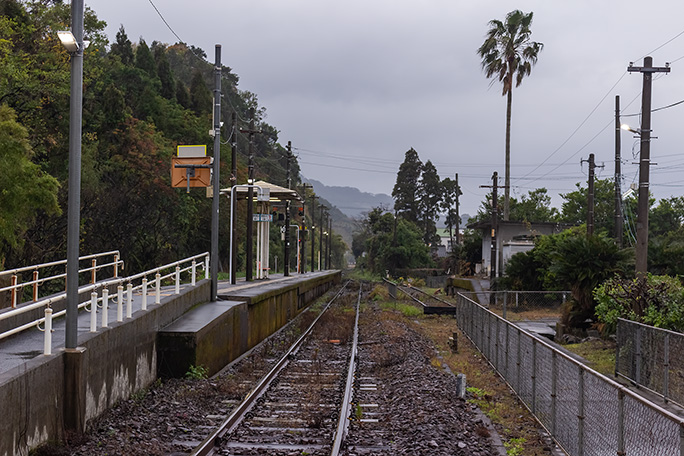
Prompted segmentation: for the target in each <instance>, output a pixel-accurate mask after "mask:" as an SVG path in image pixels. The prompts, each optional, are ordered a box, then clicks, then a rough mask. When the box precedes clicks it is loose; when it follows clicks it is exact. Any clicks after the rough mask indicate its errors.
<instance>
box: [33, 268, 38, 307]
mask: <svg viewBox="0 0 684 456" xmlns="http://www.w3.org/2000/svg"><path fill="white" fill-rule="evenodd" d="M36 301H38V269H36V270H35V271H33V302H36Z"/></svg>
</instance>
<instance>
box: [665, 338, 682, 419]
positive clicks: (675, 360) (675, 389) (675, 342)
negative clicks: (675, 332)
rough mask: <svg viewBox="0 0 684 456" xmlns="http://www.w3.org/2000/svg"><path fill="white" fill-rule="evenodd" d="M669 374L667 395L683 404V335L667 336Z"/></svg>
mask: <svg viewBox="0 0 684 456" xmlns="http://www.w3.org/2000/svg"><path fill="white" fill-rule="evenodd" d="M668 345H669V354H670V375H669V377H668V384H669V395H668V396H669V397H670V398H672V400H674V401H676V402H677V403H679V404H682V405H684V356H682V354H684V337H672V336H670V337H669V340H668Z"/></svg>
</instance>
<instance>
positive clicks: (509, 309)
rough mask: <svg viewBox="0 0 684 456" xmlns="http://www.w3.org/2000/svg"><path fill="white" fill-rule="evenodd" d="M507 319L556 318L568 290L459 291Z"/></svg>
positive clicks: (568, 295)
mask: <svg viewBox="0 0 684 456" xmlns="http://www.w3.org/2000/svg"><path fill="white" fill-rule="evenodd" d="M460 294H462V295H464V296H467V297H469V298H470V299H472V300H473V301H476V302H479V303H480V304H481V305H482V306H484V307H486V308H488V309H489V310H491V311H492V312H494V313H496V314H498V315H501V316H503V318H505V319H507V320H544V319H548V318H557V317H558V316H559V315H560V312H561V306H562V305H563V304H564V303H565V302H566V301H567V300H568V298H569V297H570V292H569V291H480V292H460Z"/></svg>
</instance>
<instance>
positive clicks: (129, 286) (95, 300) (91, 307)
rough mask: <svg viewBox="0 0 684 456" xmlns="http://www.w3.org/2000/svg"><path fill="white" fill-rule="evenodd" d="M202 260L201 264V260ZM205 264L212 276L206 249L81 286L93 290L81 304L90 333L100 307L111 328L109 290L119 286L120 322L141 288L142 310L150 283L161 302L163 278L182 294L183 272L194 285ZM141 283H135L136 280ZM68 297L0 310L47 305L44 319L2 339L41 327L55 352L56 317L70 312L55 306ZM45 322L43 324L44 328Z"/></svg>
mask: <svg viewBox="0 0 684 456" xmlns="http://www.w3.org/2000/svg"><path fill="white" fill-rule="evenodd" d="M200 259H201V260H202V261H201V262H200V263H199V264H198V260H200ZM199 266H201V267H203V268H204V272H205V274H204V276H205V279H208V278H209V253H208V252H205V253H202V254H199V255H195V256H192V257H188V258H185V259H183V260H179V261H176V262H173V263H169V264H166V265H163V266H159V267H157V268H154V269H150V270H148V271H145V272H141V273H139V274H135V275H132V276H129V277H117V278H113V279H110V280H106V281H102V282H97V283H93V284H89V285H86V286H83V287H80V288H79V295H81V294H83V293H88V292H90V293H91V295H90V299H89V300H87V301H84V302H80V303H79V304H78V308H79V309H83V308H85V309H86V311H88V312H90V332H97V314H98V309H102V310H101V312H100V314H101V325H100V327H101V328H107V327H108V325H109V316H108V311H109V300H110V296H109V289H110V288H111V287H114V286H116V289H117V292H116V297H115V298H114V302H115V303H116V305H117V322H121V321H123V319H124V302H125V304H126V306H125V307H126V309H125V310H126V318H131V317H132V314H133V292H134V291H137V290H139V291H140V292H141V295H142V298H141V299H142V302H141V310H144V311H145V310H147V307H148V288H149V287H150V282H152V283H153V287H154V288H153V290H154V293H153V296H154V304H160V303H161V286H162V281H165V280H169V279H171V280H173V282H174V294H179V293H180V284H181V274H183V273H186V272H189V273H190V284H191V285H192V286H195V284H196V277H197V268H198V267H199ZM167 270H171V272H169V273H166V271H167ZM149 276H154V279H153V280H152V281H150V280H148V279H147V278H148V277H149ZM138 281H139V284H137V285H134V283H137V282H138ZM124 284H126V293H125V298H124ZM100 289H101V290H102V294H101V296H98V290H100ZM63 300H66V292H64V293H61V294H58V295H55V296H51V297H50V298H46V299H42V300H39V301H38V302H35V303H33V304H29V305H26V306H22V307H19V308H16V309H12V310H10V311H7V312H3V313H0V321H3V320H7V319H10V318H13V317H16V316H18V315H21V314H23V313H26V312H30V311H33V310H36V309H40V308H44V309H45V310H44V316H43V317H42V318H38V319H35V320H33V321H31V322H29V323H26V324H23V325H21V326H17V327H15V328H12V329H10V330H7V331H5V332H3V333H0V340H2V339H4V338H6V337H9V336H11V335H13V334H17V333H19V332H22V331H24V330H27V329H30V328H33V327H37V328H38V329H39V330H41V331H43V332H44V333H45V344H44V350H43V353H44V354H45V355H49V354H51V353H52V335H51V333H52V320H53V319H55V318H58V317H61V316H62V315H65V314H66V310H61V311H59V312H55V313H53V309H52V305H53V304H55V303H57V302H60V301H63ZM41 325H43V326H42V327H41Z"/></svg>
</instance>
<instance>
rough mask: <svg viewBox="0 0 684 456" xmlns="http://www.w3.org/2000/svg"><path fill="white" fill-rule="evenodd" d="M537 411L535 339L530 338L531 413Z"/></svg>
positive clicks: (534, 413)
mask: <svg viewBox="0 0 684 456" xmlns="http://www.w3.org/2000/svg"><path fill="white" fill-rule="evenodd" d="M536 413H537V339H532V414H533V415H536Z"/></svg>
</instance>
